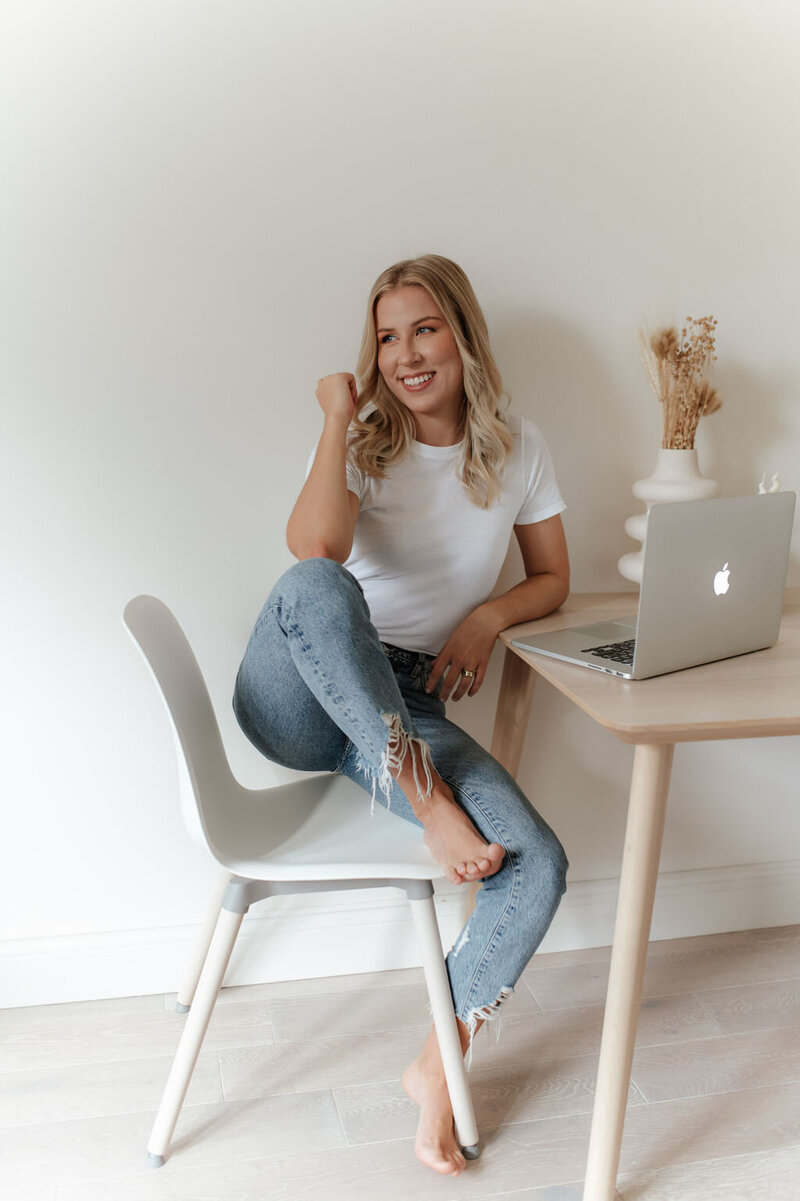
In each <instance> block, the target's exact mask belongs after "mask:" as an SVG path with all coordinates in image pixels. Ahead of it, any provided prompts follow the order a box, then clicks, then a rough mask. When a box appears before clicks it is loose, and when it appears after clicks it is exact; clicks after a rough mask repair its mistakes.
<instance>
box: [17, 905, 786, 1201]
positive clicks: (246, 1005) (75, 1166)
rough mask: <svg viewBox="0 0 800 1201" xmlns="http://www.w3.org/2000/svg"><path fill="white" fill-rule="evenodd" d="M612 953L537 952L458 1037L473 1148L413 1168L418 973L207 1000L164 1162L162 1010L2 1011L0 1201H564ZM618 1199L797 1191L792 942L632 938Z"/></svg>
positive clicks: (571, 1182) (773, 1200)
mask: <svg viewBox="0 0 800 1201" xmlns="http://www.w3.org/2000/svg"><path fill="white" fill-rule="evenodd" d="M607 970H608V950H607V949H602V950H593V951H580V952H565V953H561V954H554V955H542V956H537V957H536V958H535V959H534V961H533V962H532V964H531V965H530V967H529V968H528V970H527V971H526V973H525V975H524V977H523V979H522V981H521V982H520V984H519V985H518V988H517V992H516V994H515V996H514V997H513V998H512V999H511V1000H510V1001H509V1002H508V1003H507V1006H506V1007H505V1008H504V1018H503V1024H502V1031H501V1034H500V1039H499V1043H497V1044H496V1043H495V1039H494V1035H493V1034H492V1033H491V1032H490V1031H489V1030H488V1029H484V1030H483V1031H482V1032H481V1035H480V1036H479V1038H478V1039H477V1040H476V1044H475V1053H474V1059H473V1067H472V1086H473V1092H474V1098H475V1105H476V1111H477V1117H478V1124H479V1127H480V1130H481V1135H482V1145H483V1155H482V1158H481V1159H480V1160H478V1161H477V1162H475V1163H472V1164H470V1165H469V1166H468V1167H467V1170H466V1172H465V1173H464V1174H463V1175H462V1176H461V1177H460V1178H459V1179H458V1180H455V1181H454V1180H447V1179H442V1178H437V1177H435V1176H433V1174H432V1173H429V1172H427V1171H425V1170H424V1169H423V1168H421V1167H420V1166H419V1165H418V1164H417V1163H416V1161H415V1159H414V1155H413V1141H412V1140H413V1134H414V1128H415V1116H414V1107H413V1106H412V1105H411V1103H410V1102H408V1101H407V1100H406V1098H405V1096H404V1094H403V1092H402V1090H401V1088H400V1083H399V1077H400V1073H401V1070H402V1068H403V1067H404V1066H405V1064H406V1063H407V1062H408V1061H409V1060H410V1059H411V1058H413V1057H414V1055H415V1054H416V1053H417V1050H418V1048H419V1046H420V1044H421V1041H422V1039H423V1037H424V1035H425V1033H426V1030H427V1026H428V1018H427V1002H426V994H425V989H424V985H423V984H422V980H421V973H420V972H419V971H417V970H409V971H400V972H384V973H380V974H375V975H369V976H342V977H336V978H327V979H323V980H313V981H300V982H290V983H283V984H268V985H258V986H253V987H249V988H237V989H226V990H223V992H222V994H221V996H220V999H219V1002H218V1004H217V1010H216V1012H215V1015H214V1018H213V1019H212V1025H211V1028H210V1030H209V1033H208V1036H207V1039H206V1042H205V1046H204V1049H203V1051H202V1053H201V1057H200V1060H199V1062H198V1066H197V1069H196V1072H195V1075H194V1079H193V1081H192V1085H191V1088H190V1091H189V1095H188V1097H187V1102H186V1105H185V1107H184V1110H183V1113H182V1116H181V1119H180V1122H179V1124H178V1128H177V1131H176V1136H175V1140H174V1142H173V1146H172V1150H171V1154H170V1158H169V1160H168V1162H167V1164H166V1166H165V1167H163V1168H161V1169H160V1170H158V1171H147V1170H146V1168H145V1167H144V1156H145V1151H144V1148H145V1143H146V1141H147V1137H148V1134H149V1132H150V1127H151V1124H152V1121H153V1117H154V1112H155V1108H156V1106H157V1104H158V1100H159V1098H160V1094H161V1090H162V1088H163V1085H164V1081H165V1078H166V1075H167V1072H168V1069H169V1065H170V1061H171V1056H172V1053H173V1051H174V1048H175V1045H176V1042H177V1039H178V1036H179V1033H180V1029H181V1024H182V1021H183V1020H184V1019H183V1018H181V1017H180V1016H178V1015H177V1014H175V1013H174V1011H173V1009H172V1006H173V1003H174V997H171V996H166V997H165V996H163V995H158V996H152V997H133V998H127V999H121V1000H112V1001H94V1002H86V1003H81V1004H73V1005H52V1006H39V1007H36V1008H31V1009H12V1010H5V1011H3V1012H2V1013H0V1055H1V1057H2V1064H3V1086H2V1096H1V1097H0V1127H1V1132H0V1133H1V1136H2V1137H1V1143H2V1145H1V1147H0V1182H2V1183H0V1193H1V1194H2V1196H3V1198H4V1201H162V1199H163V1201H167V1199H169V1201H223V1199H224V1201H273V1199H275V1201H278V1199H282V1198H286V1199H287V1201H408V1199H409V1198H413V1199H414V1201H451V1199H455V1198H464V1199H468V1201H478V1199H482V1201H488V1199H489V1198H492V1199H494V1201H500V1199H501V1198H502V1199H503V1201H578V1199H579V1198H580V1192H581V1190H580V1181H581V1178H582V1175H583V1169H584V1159H585V1154H586V1145H587V1137H588V1130H589V1116H590V1110H591V1104H592V1090H593V1086H594V1078H595V1070H596V1063H597V1054H598V1047H599V1040H600V1027H601V1019H602V1001H603V998H604V995H605V984H606V975H607ZM620 1193H621V1195H622V1196H623V1197H624V1198H625V1201H678V1199H679V1201H722V1199H723V1198H725V1201H745V1199H750V1198H758V1199H759V1201H762V1199H766V1201H793V1199H796V1198H798V1197H800V926H792V927H782V928H780V929H772V930H758V931H752V932H748V933H740V934H724V935H715V936H709V937H703V938H688V939H680V940H676V941H670V942H658V943H653V944H651V947H650V950H649V955H648V967H647V976H646V980H645V1000H644V1003H643V1005H642V1012H641V1020H640V1024H639V1037H638V1049H637V1052H636V1057H635V1060H634V1066H633V1085H632V1087H631V1093H630V1103H629V1109H628V1117H627V1122H626V1128H625V1140H624V1143H623V1150H622V1162H621V1175H620Z"/></svg>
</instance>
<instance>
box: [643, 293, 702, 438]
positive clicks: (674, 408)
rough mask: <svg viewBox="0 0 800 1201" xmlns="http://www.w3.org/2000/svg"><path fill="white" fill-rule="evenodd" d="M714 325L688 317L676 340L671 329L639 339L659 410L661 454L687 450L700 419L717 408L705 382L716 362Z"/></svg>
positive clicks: (699, 318) (660, 330) (674, 332)
mask: <svg viewBox="0 0 800 1201" xmlns="http://www.w3.org/2000/svg"><path fill="white" fill-rule="evenodd" d="M716 325H717V322H716V320H715V318H714V317H698V318H697V319H695V318H693V317H687V318H686V325H684V327H683V329H682V330H681V332H680V337H679V336H678V333H677V330H676V329H675V328H674V327H673V326H669V327H667V328H665V329H659V330H656V332H655V333H653V334H649V335H648V334H646V333H644V332H643V333H642V334H641V335H640V337H641V343H642V357H643V359H644V365H645V370H646V371H647V376H648V379H649V380H650V383H651V385H652V387H653V391H654V392H655V394H656V396H657V397H658V400H659V403H660V404H661V406H662V410H663V415H664V437H663V439H662V442H661V445H662V447H663V448H664V449H665V450H692V449H693V448H694V439H695V434H696V433H697V426H698V423H699V421H700V418H701V417H706V416H708V415H709V414H710V413H716V411H717V409H719V408H721V406H722V401H721V400H720V397H719V393H718V392H717V390H716V388H713V387H712V386H711V383H710V382H709V378H708V377H709V375H710V374H711V364H712V363H713V362H715V361H716V358H717V356H716V355H715V354H714V330H715V329H716Z"/></svg>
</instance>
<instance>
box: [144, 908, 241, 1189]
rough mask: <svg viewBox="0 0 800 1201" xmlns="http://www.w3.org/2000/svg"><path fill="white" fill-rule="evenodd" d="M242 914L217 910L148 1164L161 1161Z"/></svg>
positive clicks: (155, 1126) (159, 1110) (150, 1148)
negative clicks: (217, 917) (215, 922)
mask: <svg viewBox="0 0 800 1201" xmlns="http://www.w3.org/2000/svg"><path fill="white" fill-rule="evenodd" d="M243 917H244V914H243V913H230V912H229V911H228V910H227V909H223V910H222V911H221V912H220V915H219V921H218V922H217V928H216V930H215V931H214V937H213V938H212V940H211V946H210V947H209V948H208V955H207V956H206V961H205V964H204V965H203V970H202V972H201V974H200V980H199V982H198V985H197V992H196V995H195V999H194V1004H193V1005H192V1007H191V1009H190V1010H189V1016H188V1017H187V1019H186V1025H185V1026H184V1028H183V1034H182V1035H181V1040H180V1042H179V1043H178V1050H177V1051H176V1052H175V1059H174V1060H173V1063H172V1069H171V1071H170V1074H169V1078H168V1080H167V1083H166V1087H165V1089H164V1095H163V1096H162V1098H161V1105H160V1106H159V1109H158V1114H157V1115H156V1120H155V1124H154V1126H153V1132H152V1134H151V1135H150V1141H149V1143H148V1144H147V1165H148V1167H151V1168H160V1167H161V1165H162V1164H163V1163H164V1159H165V1154H166V1151H167V1148H168V1147H169V1143H170V1139H171V1138H172V1134H173V1131H174V1129H175V1123H176V1122H177V1120H178V1115H179V1114H180V1111H181V1106H182V1105H183V1102H184V1098H185V1097H186V1090H187V1089H188V1087H189V1081H190V1080H191V1078H192V1072H193V1071H194V1066H195V1064H196V1063H197V1056H198V1055H199V1054H200V1048H201V1046H202V1045H203V1039H204V1038H205V1035H206V1030H207V1029H208V1023H209V1021H210V1019H211V1013H212V1011H213V1009H214V1002H215V1001H216V999H217V993H218V992H219V988H220V985H221V984H222V979H223V977H224V975H225V971H226V969H227V967H228V963H229V961H230V957H231V952H232V951H233V947H234V943H235V942H236V936H237V934H238V933H239V927H240V926H241V924H242V919H243Z"/></svg>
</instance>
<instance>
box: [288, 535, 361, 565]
mask: <svg viewBox="0 0 800 1201" xmlns="http://www.w3.org/2000/svg"><path fill="white" fill-rule="evenodd" d="M286 545H287V546H288V547H289V550H290V551H291V552H292V554H293V555H294V557H295V559H298V560H300V561H302V560H303V559H333V561H334V562H335V563H344V561H345V560H346V559H347V558H348V556H349V554H350V547H349V546H348V547H345V546H343V545H342V546H336V545H334V544H332V543H329V542H325V541H323V540H322V539H309V540H305V539H302V538H297V539H295V538H291V537H287V539H286Z"/></svg>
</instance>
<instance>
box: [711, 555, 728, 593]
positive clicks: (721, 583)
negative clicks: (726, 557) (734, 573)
mask: <svg viewBox="0 0 800 1201" xmlns="http://www.w3.org/2000/svg"><path fill="white" fill-rule="evenodd" d="M730 574H731V573H730V572H729V571H728V564H727V563H726V564H725V566H724V567H723V568H722V571H718V572H717V574H716V575H715V576H714V592H715V594H716V595H717V596H724V595H725V593H726V592H727V591H728V589H729V588H730V583H729V581H728V576H729V575H730Z"/></svg>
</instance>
